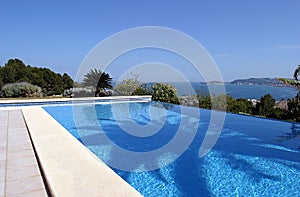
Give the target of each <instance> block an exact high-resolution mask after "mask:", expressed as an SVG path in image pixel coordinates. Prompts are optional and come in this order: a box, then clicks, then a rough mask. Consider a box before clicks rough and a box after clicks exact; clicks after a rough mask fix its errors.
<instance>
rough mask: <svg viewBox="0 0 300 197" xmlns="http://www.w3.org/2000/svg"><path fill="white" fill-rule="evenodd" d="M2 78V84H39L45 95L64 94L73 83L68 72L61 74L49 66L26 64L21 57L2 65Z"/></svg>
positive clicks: (0, 73)
mask: <svg viewBox="0 0 300 197" xmlns="http://www.w3.org/2000/svg"><path fill="white" fill-rule="evenodd" d="M0 79H1V80H0V81H1V82H0V84H1V83H3V84H8V83H15V82H28V83H30V84H33V85H37V86H39V87H41V88H42V92H43V93H44V94H45V95H53V94H62V93H63V92H64V89H69V88H70V87H72V86H71V84H73V80H72V79H71V78H70V76H68V75H67V74H66V73H65V74H64V75H63V76H61V75H60V74H58V73H54V72H53V71H51V70H50V69H48V68H37V67H31V66H26V65H25V64H24V63H23V62H22V61H21V60H19V59H10V60H8V62H7V63H6V64H5V66H4V67H0Z"/></svg>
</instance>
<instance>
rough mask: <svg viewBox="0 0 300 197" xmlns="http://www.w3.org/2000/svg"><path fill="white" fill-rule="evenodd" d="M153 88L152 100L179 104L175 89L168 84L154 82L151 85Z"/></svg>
mask: <svg viewBox="0 0 300 197" xmlns="http://www.w3.org/2000/svg"><path fill="white" fill-rule="evenodd" d="M151 88H152V90H153V94H152V99H153V100H154V101H160V102H166V103H174V104H179V99H178V97H177V90H176V87H175V86H172V85H170V84H163V83H156V84H154V85H152V86H151Z"/></svg>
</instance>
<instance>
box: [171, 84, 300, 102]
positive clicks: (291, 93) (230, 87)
mask: <svg viewBox="0 0 300 197" xmlns="http://www.w3.org/2000/svg"><path fill="white" fill-rule="evenodd" d="M171 84H172V85H174V86H175V87H176V88H177V95H178V96H183V95H193V94H195V93H196V94H201V95H208V94H209V91H208V87H207V85H206V84H204V83H198V82H191V83H190V86H191V87H192V88H188V87H187V83H180V82H172V83H171ZM210 86H211V87H213V88H214V89H220V88H221V86H222V85H220V84H210ZM225 91H226V94H227V95H229V96H232V97H233V98H246V99H257V100H259V99H260V98H261V97H263V96H264V95H266V94H270V95H271V96H272V97H273V98H274V99H275V100H276V101H280V100H283V99H291V98H295V97H296V96H297V94H298V92H299V91H298V90H297V89H296V88H292V87H277V86H267V85H234V84H225Z"/></svg>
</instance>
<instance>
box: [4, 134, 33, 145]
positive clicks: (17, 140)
mask: <svg viewBox="0 0 300 197" xmlns="http://www.w3.org/2000/svg"><path fill="white" fill-rule="evenodd" d="M28 143H29V144H30V143H31V141H30V139H29V138H28V137H26V136H24V137H20V138H16V137H13V138H10V137H8V142H7V144H8V146H14V145H17V144H28Z"/></svg>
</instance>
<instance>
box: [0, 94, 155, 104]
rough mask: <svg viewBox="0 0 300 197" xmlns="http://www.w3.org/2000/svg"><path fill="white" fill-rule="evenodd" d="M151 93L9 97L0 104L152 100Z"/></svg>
mask: <svg viewBox="0 0 300 197" xmlns="http://www.w3.org/2000/svg"><path fill="white" fill-rule="evenodd" d="M151 98H152V96H151V95H141V96H107V97H80V98H51V99H49V98H40V99H9V100H1V99H0V104H14V103H39V102H66V101H69V102H71V101H85V100H87V101H92V100H95V101H98V100H118V99H144V100H151Z"/></svg>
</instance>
